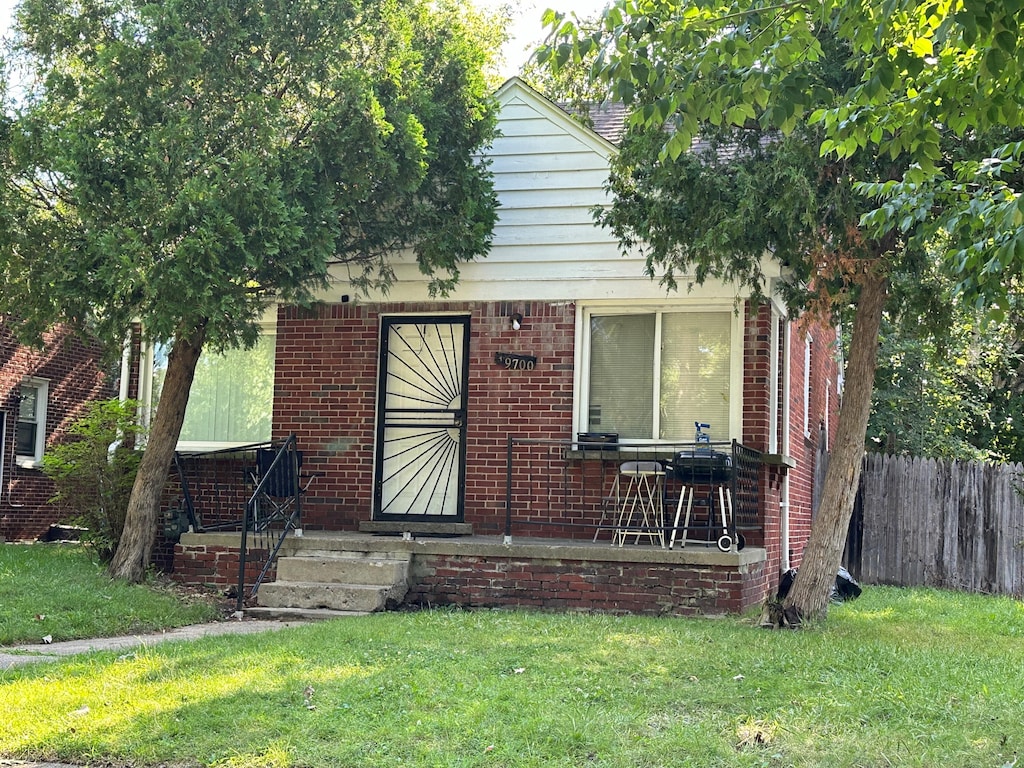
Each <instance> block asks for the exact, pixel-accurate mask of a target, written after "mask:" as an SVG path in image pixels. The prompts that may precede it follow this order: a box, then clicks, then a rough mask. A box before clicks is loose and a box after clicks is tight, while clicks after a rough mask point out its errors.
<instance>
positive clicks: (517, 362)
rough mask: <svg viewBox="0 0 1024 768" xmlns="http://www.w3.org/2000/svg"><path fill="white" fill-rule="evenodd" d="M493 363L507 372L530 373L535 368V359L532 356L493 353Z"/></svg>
mask: <svg viewBox="0 0 1024 768" xmlns="http://www.w3.org/2000/svg"><path fill="white" fill-rule="evenodd" d="M494 363H495V365H500V366H501V367H502V368H505V369H506V370H509V371H532V370H533V369H534V368H536V367H537V358H536V357H534V356H533V355H513V354H510V353H508V352H495V353H494Z"/></svg>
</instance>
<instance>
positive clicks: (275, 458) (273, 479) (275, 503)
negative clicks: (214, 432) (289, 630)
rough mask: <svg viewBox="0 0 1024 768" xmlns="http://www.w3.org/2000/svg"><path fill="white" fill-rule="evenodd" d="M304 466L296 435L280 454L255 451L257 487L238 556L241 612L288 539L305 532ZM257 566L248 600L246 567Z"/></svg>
mask: <svg viewBox="0 0 1024 768" xmlns="http://www.w3.org/2000/svg"><path fill="white" fill-rule="evenodd" d="M301 466H302V454H301V453H300V452H299V451H298V450H297V449H296V441H295V435H294V434H292V435H289V436H288V439H287V440H285V442H284V444H283V445H281V447H280V448H278V449H277V450H273V449H258V450H257V451H256V464H255V469H254V473H253V476H252V477H253V481H254V483H255V486H254V487H253V490H252V495H251V496H250V497H249V499H248V501H247V502H246V505H245V521H244V522H245V524H244V525H243V526H242V542H241V546H240V548H239V552H238V587H237V592H236V595H237V597H236V599H237V605H236V607H237V609H238V610H242V608H243V606H244V605H245V600H246V598H247V597H248V599H252V598H254V597H255V596H256V593H257V592H258V591H259V588H260V585H261V584H262V583H263V580H264V579H265V578H266V576H267V573H269V571H270V568H271V566H273V565H274V563H275V562H276V560H277V555H278V552H280V551H281V546H282V545H283V544H284V542H285V539H287V538H288V535H289V534H290V533H291V532H292V531H301V529H302V492H303V490H305V489H304V488H303V487H302V484H301V481H300V477H299V469H300V468H301ZM307 485H308V483H307ZM250 549H251V552H250ZM257 553H260V554H261V557H260V558H259V559H257V558H255V557H254V556H255V555H256V554H257ZM256 565H258V566H259V573H258V574H257V575H256V577H255V578H254V579H253V580H252V587H251V588H250V590H249V593H248V596H247V595H246V590H245V586H246V576H247V567H249V566H256ZM253 570H255V567H253Z"/></svg>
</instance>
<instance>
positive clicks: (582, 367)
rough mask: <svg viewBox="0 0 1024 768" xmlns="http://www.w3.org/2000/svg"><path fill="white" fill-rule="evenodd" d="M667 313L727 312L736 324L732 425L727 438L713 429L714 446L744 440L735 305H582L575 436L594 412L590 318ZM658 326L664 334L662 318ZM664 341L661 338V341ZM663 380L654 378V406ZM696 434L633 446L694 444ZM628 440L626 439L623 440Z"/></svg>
mask: <svg viewBox="0 0 1024 768" xmlns="http://www.w3.org/2000/svg"><path fill="white" fill-rule="evenodd" d="M666 312H698V313H699V312H727V313H729V315H730V317H731V319H732V322H731V326H730V334H729V425H728V433H727V434H725V433H723V431H722V430H721V429H720V428H719V427H718V426H717V425H715V426H713V427H712V430H713V431H712V437H711V439H712V440H713V441H714V442H716V443H717V442H724V441H728V440H732V439H736V440H740V439H741V438H742V436H743V312H742V311H741V312H737V311H736V308H735V305H734V304H733V302H731V301H711V302H687V303H679V304H673V303H639V302H631V303H629V304H622V303H618V302H586V303H583V302H579V303H577V305H576V339H575V354H574V372H573V403H574V404H575V406H574V408H573V417H572V418H573V435H574V436H575V435H576V434H577V433H578V432H584V431H587V430H586V426H587V423H588V418H587V414H588V413H589V411H590V318H591V317H592V316H593V315H599V316H600V315H651V314H655V313H666ZM656 326H657V328H658V333H659V334H660V332H661V316H660V314H659V315H658V316H657V320H656ZM658 338H660V336H659V337H658ZM654 366H655V371H659V370H660V369H661V350H660V346H658V347H655V353H654ZM660 380H661V377H660V376H658V375H656V376H655V378H654V387H655V391H654V393H653V394H654V398H655V399H654V402H655V403H657V402H658V396H659V394H660V393H659V392H658V388H659V386H660ZM660 418H661V414H660V413H659V410H658V409H657V408H655V409H654V414H653V429H652V434H658V432H659V430H660ZM693 437H694V436H693V434H688V435H680V436H679V437H676V438H665V439H654V438H643V439H641V438H638V439H634V438H630V439H629V440H628V442H629V443H636V444H641V445H642V444H645V443H650V444H656V443H659V442H660V443H664V442H690V441H692V440H693ZM623 439H624V438H623Z"/></svg>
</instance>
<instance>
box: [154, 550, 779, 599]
mask: <svg viewBox="0 0 1024 768" xmlns="http://www.w3.org/2000/svg"><path fill="white" fill-rule="evenodd" d="M238 547H239V536H238V534H237V533H234V534H233V533H215V534H194V533H192V534H184V535H183V536H182V538H181V541H180V542H179V543H178V544H177V546H176V547H175V552H174V577H175V578H176V579H177V580H178V581H180V582H182V583H186V584H211V585H217V586H223V587H224V588H225V589H227V588H229V587H231V586H233V585H235V584H236V582H237V578H238ZM331 551H335V552H339V553H340V552H345V551H348V552H365V553H372V552H381V553H386V552H409V553H410V554H411V555H412V563H411V568H410V584H409V592H408V595H407V596H406V598H405V604H406V605H409V606H424V607H425V606H450V605H455V606H460V607H465V608H496V607H509V608H513V607H532V608H537V609H543V610H558V611H587V612H600V613H633V614H645V615H669V616H683V615H705V616H714V615H722V614H727V613H740V612H742V611H745V610H747V609H750V608H754V607H756V606H759V605H760V604H761V602H762V601H763V599H764V598H765V596H766V594H767V591H768V588H769V579H768V574H767V573H766V557H765V551H764V550H763V549H761V548H756V547H751V548H747V549H744V550H743V551H741V552H728V553H722V552H719V551H718V550H717V549H714V548H708V547H703V546H693V545H690V546H688V547H686V548H685V549H678V548H677V549H673V550H669V549H662V548H660V547H654V546H633V547H629V546H627V547H622V548H618V547H611V546H609V545H608V544H607V543H597V544H591V543H589V542H588V543H581V542H568V541H551V540H537V539H517V540H514V541H513V543H511V544H509V545H506V544H503V543H502V542H501V540H500V539H497V538H495V537H482V536H469V537H461V538H456V539H436V538H423V539H416V540H413V541H405V540H403V539H401V538H398V537H387V536H372V535H366V534H357V533H327V532H317V533H306V535H305V536H302V537H299V538H289V539H288V541H287V542H286V543H285V546H284V547H283V549H282V552H281V554H282V556H301V555H302V554H303V553H304V552H306V553H309V554H312V553H316V554H317V555H320V556H322V555H324V554H325V553H329V552H331ZM256 571H258V567H257V566H255V565H253V566H252V569H247V580H248V579H249V578H251V577H252V576H253V575H254V573H255V572H256Z"/></svg>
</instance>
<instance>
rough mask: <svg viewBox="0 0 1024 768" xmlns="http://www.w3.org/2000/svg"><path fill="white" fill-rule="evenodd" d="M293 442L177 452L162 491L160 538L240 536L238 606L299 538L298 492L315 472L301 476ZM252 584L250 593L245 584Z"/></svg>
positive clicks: (256, 587)
mask: <svg viewBox="0 0 1024 768" xmlns="http://www.w3.org/2000/svg"><path fill="white" fill-rule="evenodd" d="M301 465H302V454H301V452H300V451H299V450H298V449H297V447H296V439H295V435H290V436H289V437H288V438H287V439H286V440H284V441H280V440H278V441H268V442H263V443H252V444H250V445H243V446H238V447H233V448H227V449H223V450H216V451H196V452H179V453H176V454H175V455H174V467H175V472H174V473H173V474H172V477H171V480H170V482H169V484H168V489H167V491H166V494H167V496H168V497H169V498H170V499H173V501H171V502H170V503H169V504H168V505H167V506H166V508H165V512H164V535H165V536H166V537H168V538H173V539H175V540H176V539H177V537H178V536H180V534H181V533H184V532H185V531H187V530H192V531H196V532H198V533H204V532H212V531H239V532H240V533H241V537H242V538H241V546H240V549H239V558H238V559H239V565H238V584H237V591H236V599H237V601H238V608H239V610H241V608H242V606H243V605H244V602H245V600H246V598H252V597H254V596H255V595H256V592H257V591H258V590H259V586H260V584H262V583H263V580H264V579H265V578H266V576H267V574H268V573H269V571H270V568H271V567H272V566H273V564H274V562H275V561H276V559H277V555H278V552H280V550H281V546H282V544H284V541H285V539H286V538H287V536H288V535H289V534H290V533H293V532H295V533H301V530H302V529H301V520H302V492H303V491H304V490H306V487H308V485H309V482H310V481H311V480H312V479H313V477H316V476H317V475H318V473H314V474H312V475H307V476H302V477H301V478H300V474H299V469H300V468H301ZM247 581H248V582H249V583H251V584H252V587H251V588H250V589H249V591H248V594H247V593H246V582H247Z"/></svg>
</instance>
